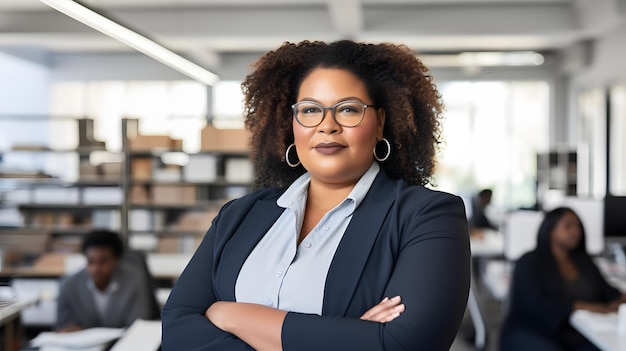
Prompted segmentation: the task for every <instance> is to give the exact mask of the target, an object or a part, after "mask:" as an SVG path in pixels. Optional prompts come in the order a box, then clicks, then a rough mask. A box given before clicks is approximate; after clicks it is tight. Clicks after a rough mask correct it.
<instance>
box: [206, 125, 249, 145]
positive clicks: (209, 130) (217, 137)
mask: <svg viewBox="0 0 626 351" xmlns="http://www.w3.org/2000/svg"><path fill="white" fill-rule="evenodd" d="M249 139H250V133H249V132H248V131H247V130H245V129H217V128H215V127H213V126H212V125H210V124H209V125H207V126H206V127H204V128H203V129H202V131H201V134H200V149H201V150H202V151H231V152H246V151H249V150H250V147H249Z"/></svg>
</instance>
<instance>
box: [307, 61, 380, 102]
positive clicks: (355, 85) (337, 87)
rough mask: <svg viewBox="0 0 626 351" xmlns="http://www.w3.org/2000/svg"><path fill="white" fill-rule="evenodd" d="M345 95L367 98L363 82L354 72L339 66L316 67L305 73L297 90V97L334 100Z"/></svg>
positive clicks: (324, 100)
mask: <svg viewBox="0 0 626 351" xmlns="http://www.w3.org/2000/svg"><path fill="white" fill-rule="evenodd" d="M346 97H356V98H359V99H362V100H367V99H369V95H368V93H367V87H366V85H365V82H364V81H363V80H361V79H360V78H359V77H358V76H357V75H355V74H354V73H352V72H350V71H348V70H345V69H340V68H316V69H314V70H312V71H311V72H310V73H309V74H307V75H306V76H305V77H304V79H303V80H302V83H301V84H300V87H299V90H298V99H299V100H300V99H303V98H311V99H314V100H319V101H323V102H336V101H339V100H341V99H344V98H346Z"/></svg>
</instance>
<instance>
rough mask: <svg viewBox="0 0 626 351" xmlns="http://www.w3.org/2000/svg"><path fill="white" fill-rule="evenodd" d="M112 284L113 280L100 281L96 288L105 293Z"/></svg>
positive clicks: (96, 283)
mask: <svg viewBox="0 0 626 351" xmlns="http://www.w3.org/2000/svg"><path fill="white" fill-rule="evenodd" d="M110 282H111V278H109V279H107V280H103V281H100V282H94V284H95V285H96V288H98V290H100V291H105V290H106V289H107V287H108V286H109V283H110Z"/></svg>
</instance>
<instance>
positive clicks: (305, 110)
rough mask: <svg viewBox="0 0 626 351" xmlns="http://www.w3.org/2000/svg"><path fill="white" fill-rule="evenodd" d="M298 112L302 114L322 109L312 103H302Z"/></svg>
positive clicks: (317, 111)
mask: <svg viewBox="0 0 626 351" xmlns="http://www.w3.org/2000/svg"><path fill="white" fill-rule="evenodd" d="M298 112H299V113H302V114H313V113H321V112H322V109H321V108H320V107H319V106H317V105H314V104H303V105H300V107H299V108H298Z"/></svg>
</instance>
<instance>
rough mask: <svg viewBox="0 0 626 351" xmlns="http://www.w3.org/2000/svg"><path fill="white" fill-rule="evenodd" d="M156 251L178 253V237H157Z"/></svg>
mask: <svg viewBox="0 0 626 351" xmlns="http://www.w3.org/2000/svg"><path fill="white" fill-rule="evenodd" d="M156 251H157V252H159V253H179V252H180V238H177V237H171V236H170V237H161V238H159V242H158V244H157V249H156Z"/></svg>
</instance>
